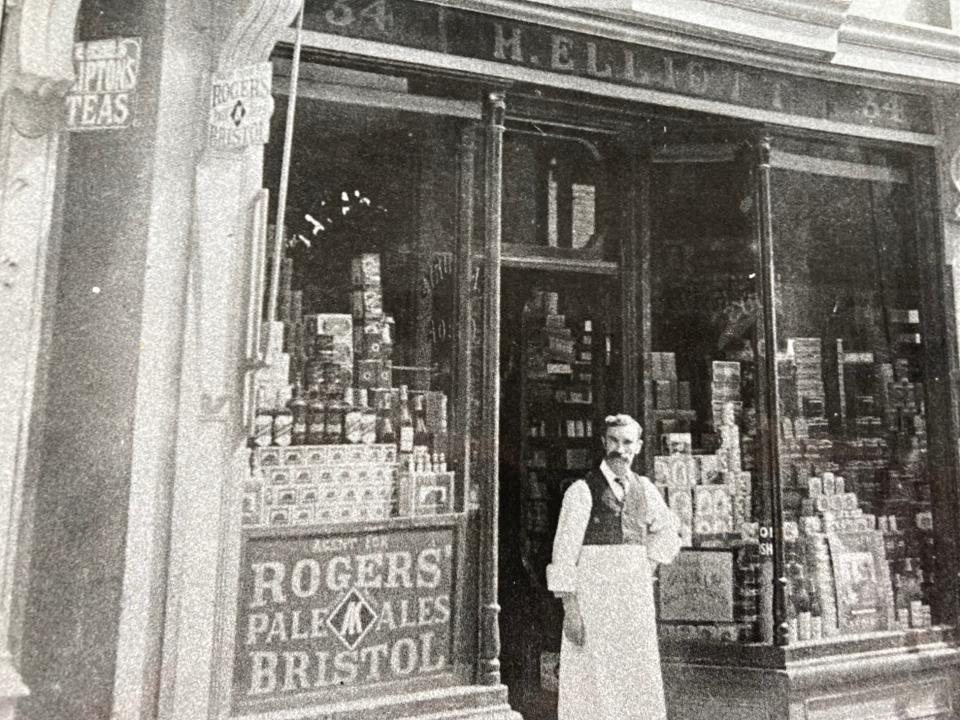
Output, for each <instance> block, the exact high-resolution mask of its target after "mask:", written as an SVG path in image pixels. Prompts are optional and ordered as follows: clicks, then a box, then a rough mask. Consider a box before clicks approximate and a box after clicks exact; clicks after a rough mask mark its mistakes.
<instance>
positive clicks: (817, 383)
mask: <svg viewBox="0 0 960 720" xmlns="http://www.w3.org/2000/svg"><path fill="white" fill-rule="evenodd" d="M787 355H788V356H790V357H792V358H793V362H794V365H795V366H796V369H797V406H798V408H799V409H800V413H801V414H802V415H803V416H804V417H806V418H808V419H811V418H816V419H820V418H824V417H825V416H826V393H825V391H824V387H823V348H822V343H821V341H820V338H788V339H787Z"/></svg>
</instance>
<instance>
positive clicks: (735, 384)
mask: <svg viewBox="0 0 960 720" xmlns="http://www.w3.org/2000/svg"><path fill="white" fill-rule="evenodd" d="M710 408H711V410H712V415H713V427H714V428H719V427H720V426H721V425H722V424H723V422H724V421H723V414H724V410H725V408H732V410H733V412H734V422H736V420H737V419H738V418H739V417H740V412H741V411H742V409H743V402H742V401H741V398H740V363H738V362H726V361H720V360H714V361H713V363H712V364H711V376H710ZM728 412H729V410H728Z"/></svg>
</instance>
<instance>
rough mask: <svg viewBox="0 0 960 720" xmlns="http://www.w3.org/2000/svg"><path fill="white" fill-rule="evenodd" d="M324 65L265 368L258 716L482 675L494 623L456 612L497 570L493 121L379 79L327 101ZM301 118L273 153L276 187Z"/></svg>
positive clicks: (248, 529)
mask: <svg viewBox="0 0 960 720" xmlns="http://www.w3.org/2000/svg"><path fill="white" fill-rule="evenodd" d="M314 74H316V71H315V70H314V72H313V74H311V71H310V70H307V71H306V72H305V73H304V77H305V79H304V81H303V84H302V86H301V97H300V98H299V101H298V107H297V114H296V124H295V133H294V136H293V142H292V153H291V155H290V164H289V184H288V186H287V188H286V190H287V195H286V204H285V219H284V226H285V227H284V232H283V238H284V239H283V248H282V252H281V260H280V264H279V266H278V268H277V276H278V277H279V284H278V285H277V301H276V315H275V317H271V318H265V323H264V327H265V335H266V336H267V338H269V340H268V342H270V341H272V342H273V346H272V347H268V348H267V351H266V358H267V360H268V361H269V363H270V366H269V367H268V368H266V369H265V370H262V371H260V372H258V373H257V375H256V380H255V385H256V388H255V390H256V403H255V405H256V408H255V418H253V420H252V430H251V470H250V473H249V477H248V479H247V481H246V482H245V484H244V495H243V507H242V509H241V512H242V526H243V529H244V532H243V547H242V550H241V559H240V568H239V573H240V581H239V599H238V615H237V628H236V637H235V646H236V655H235V661H234V670H233V687H234V700H235V704H236V705H237V707H238V708H240V709H244V710H253V709H260V710H262V709H267V708H275V707H286V706H289V704H290V703H291V702H292V703H297V702H301V703H302V702H303V699H304V698H313V699H316V698H322V697H324V696H333V695H337V693H343V692H349V693H351V696H355V695H356V693H357V692H360V693H361V694H363V693H365V692H366V693H370V692H380V691H382V690H377V688H382V687H385V686H392V685H396V684H397V683H403V684H405V687H410V686H411V684H413V686H417V684H418V683H419V684H420V685H422V686H424V687H426V686H430V687H435V686H436V685H437V684H438V683H439V684H442V683H444V682H454V678H459V680H460V681H463V679H464V678H465V677H466V675H464V673H467V674H468V673H469V672H470V669H469V667H468V666H465V665H464V661H463V658H465V657H471V652H475V650H473V651H471V649H470V648H473V647H474V646H473V645H472V643H475V634H476V631H475V627H476V626H475V624H474V623H475V621H474V620H473V618H469V619H468V620H466V621H464V622H463V623H460V622H458V621H457V618H458V617H459V614H460V613H462V612H463V609H462V607H461V600H462V593H461V595H458V594H457V593H458V592H459V589H460V588H462V587H469V586H471V584H474V585H475V584H476V578H475V572H476V568H477V567H478V562H477V558H476V549H475V548H469V549H468V548H467V545H466V536H465V533H466V532H467V525H466V516H467V512H466V510H465V509H466V508H467V507H468V506H469V505H470V498H469V493H470V489H469V487H468V485H467V482H466V478H467V477H468V476H469V467H470V455H469V451H468V448H469V447H470V443H469V442H468V438H467V428H468V427H469V424H470V423H469V421H468V418H467V416H468V414H469V413H471V412H472V411H473V410H472V406H471V404H470V401H469V398H468V394H467V392H466V391H465V389H466V388H468V387H469V382H470V381H469V376H470V373H471V358H474V361H473V362H474V363H475V361H476V356H478V355H480V330H479V324H478V322H479V321H478V319H477V317H476V314H475V312H474V311H475V309H476V308H477V307H478V306H479V304H480V297H481V293H482V285H483V273H482V267H480V265H479V263H478V265H477V268H476V271H475V272H472V273H471V272H470V271H469V269H466V268H465V267H464V263H469V262H470V250H469V244H470V242H471V237H470V233H471V230H470V228H471V227H472V225H471V223H472V217H471V215H470V212H469V202H470V200H471V198H472V190H471V188H472V187H473V178H472V174H473V173H472V167H473V165H472V159H473V150H472V148H473V139H472V138H473V137H474V133H475V130H474V129H473V128H472V126H471V125H470V124H469V121H460V120H456V119H451V118H450V117H447V116H445V115H444V114H442V112H440V111H438V110H437V108H440V110H442V109H443V107H445V106H442V100H434V99H432V98H431V99H423V100H417V102H416V103H414V102H413V101H412V100H411V99H410V98H409V96H407V95H405V94H401V93H400V92H399V91H397V92H394V93H393V94H391V93H389V92H387V91H385V90H383V89H382V87H380V86H378V88H377V93H376V94H372V95H370V94H368V95H369V97H372V98H374V99H375V100H376V106H361V105H356V104H350V103H349V102H344V101H342V100H341V101H338V102H323V101H320V100H318V99H315V97H316V96H317V95H320V94H322V93H318V92H314V90H315V88H313V87H312V86H311V84H310V83H311V78H313V75H314ZM351 77H352V76H351ZM382 84H383V83H381V85H382ZM395 84H396V83H394V85H395ZM390 87H391V88H392V87H393V86H392V85H391V86H390ZM401 89H402V88H401ZM357 97H358V98H359V97H366V96H362V93H360V92H359V91H358V94H357ZM392 100H394V101H395V102H394V104H396V105H398V106H399V107H406V106H407V105H410V104H418V103H419V106H420V107H428V108H433V109H434V110H435V112H432V113H429V114H425V113H413V112H406V111H403V110H399V109H395V108H393V107H390V105H391V101H392ZM462 105H463V103H460V105H459V106H462ZM459 106H458V107H459ZM283 117H284V114H283V113H282V112H278V113H277V114H276V115H275V124H274V128H273V137H272V139H271V143H270V144H269V145H268V152H267V154H266V157H265V176H266V184H267V186H268V187H269V188H270V189H271V193H272V195H273V196H274V197H275V198H276V197H277V195H279V194H280V182H281V180H280V178H281V162H282V154H281V152H280V149H281V148H282V147H283V132H284V128H283V125H282V122H276V120H277V119H282V118H283ZM465 188H466V192H463V190H464V189H465ZM465 208H466V209H465ZM273 217H274V218H275V217H276V209H275V208H274V214H273ZM468 267H469V266H468ZM272 269H273V268H268V275H270V274H271V271H272ZM471 573H474V574H471ZM466 602H467V603H468V604H469V602H471V601H470V600H469V599H468V600H466ZM465 648H466V649H465Z"/></svg>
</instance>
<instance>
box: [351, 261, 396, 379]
mask: <svg viewBox="0 0 960 720" xmlns="http://www.w3.org/2000/svg"><path fill="white" fill-rule="evenodd" d="M350 277H351V283H352V286H353V290H352V291H351V295H350V301H351V302H350V306H351V314H352V316H353V323H354V327H353V347H354V352H355V367H354V377H355V378H356V384H357V387H361V388H389V387H392V386H393V377H392V376H393V362H392V360H391V357H392V354H393V328H392V321H391V320H390V318H389V317H388V316H386V315H384V312H383V286H382V280H381V271H380V256H379V255H377V254H375V253H366V254H363V255H360V256H358V257H355V258H354V259H353V262H352V264H351V272H350Z"/></svg>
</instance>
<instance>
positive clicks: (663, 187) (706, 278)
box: [644, 143, 772, 643]
mask: <svg viewBox="0 0 960 720" xmlns="http://www.w3.org/2000/svg"><path fill="white" fill-rule="evenodd" d="M652 159H653V163H652V170H651V173H652V175H651V187H652V194H653V202H652V212H653V217H652V228H651V241H650V285H651V309H650V312H651V325H652V334H651V338H650V347H651V348H652V352H651V353H650V355H649V359H648V367H647V374H646V377H645V383H644V387H645V394H646V425H647V426H648V428H649V430H648V433H647V434H648V436H649V440H648V446H647V474H648V475H649V476H650V477H651V479H653V480H654V482H655V483H656V485H657V487H658V488H659V489H660V491H661V492H662V494H663V495H664V497H665V499H666V501H667V504H668V505H669V506H670V508H671V509H672V510H673V511H674V512H675V513H676V514H677V516H678V517H679V519H680V522H681V535H682V539H683V545H684V549H683V550H682V551H681V554H680V556H679V557H678V558H677V559H676V560H675V561H674V563H673V564H672V565H669V566H663V567H662V568H661V571H660V581H659V585H658V590H659V596H658V599H659V621H660V633H661V636H662V637H663V638H664V639H667V640H696V641H703V642H707V643H723V642H738V641H739V642H759V641H761V640H762V639H767V640H769V639H770V637H771V625H770V620H769V608H767V614H766V615H765V614H764V612H763V603H762V602H761V598H762V596H763V595H764V593H763V592H762V590H763V588H762V585H763V583H764V582H767V583H772V576H771V575H770V574H769V572H767V573H766V575H764V572H763V568H764V558H763V557H761V554H760V553H761V547H764V548H766V547H769V540H770V537H769V534H768V532H769V530H770V528H771V516H770V511H769V508H770V504H769V502H768V492H767V488H768V485H767V484H766V483H765V482H764V478H763V472H762V462H761V455H760V450H761V443H760V437H759V421H758V414H759V413H760V412H761V409H762V404H761V396H760V389H761V378H762V373H763V365H762V354H761V350H760V347H759V346H760V342H761V338H762V336H761V335H760V334H759V333H760V328H761V319H762V318H761V312H760V296H759V287H760V285H759V283H758V281H757V277H758V267H759V249H758V245H757V242H756V238H755V236H754V233H753V230H752V222H751V213H752V210H753V205H752V197H753V191H752V187H751V181H752V175H751V174H750V173H749V171H748V166H747V165H746V163H745V158H744V157H742V156H740V155H739V154H738V146H737V145H736V144H732V143H731V144H724V143H710V144H698V143H687V144H675V145H671V146H666V147H662V148H657V149H655V150H654V151H653V158H652ZM761 528H763V530H764V538H763V543H761V538H760V529H761ZM767 560H769V557H768V558H767ZM767 570H768V571H769V566H768V567H767ZM767 595H769V593H767Z"/></svg>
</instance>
